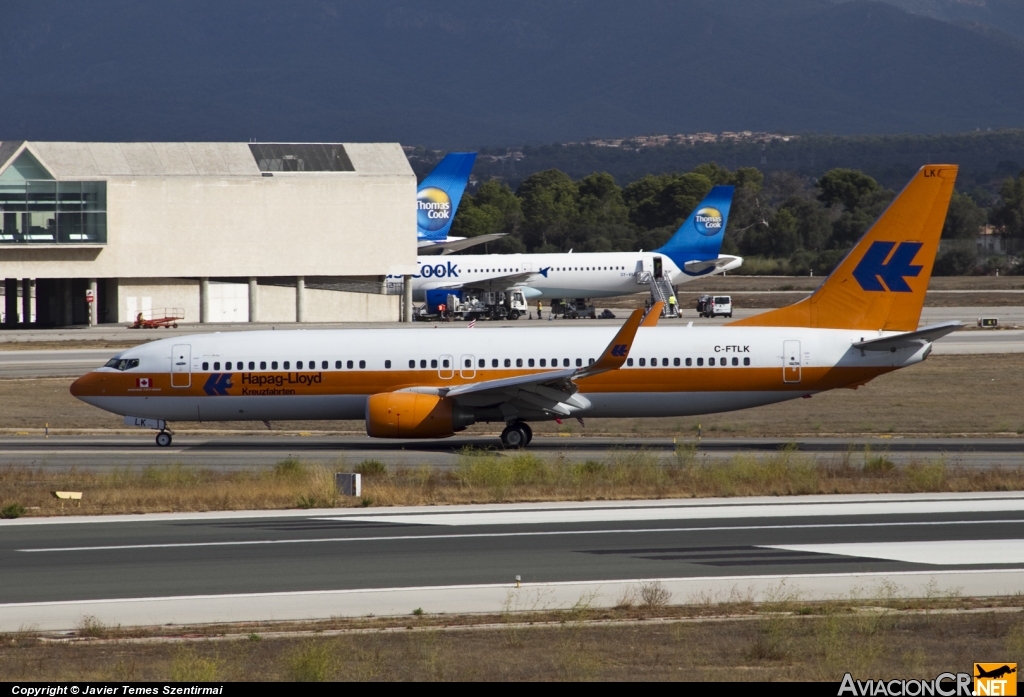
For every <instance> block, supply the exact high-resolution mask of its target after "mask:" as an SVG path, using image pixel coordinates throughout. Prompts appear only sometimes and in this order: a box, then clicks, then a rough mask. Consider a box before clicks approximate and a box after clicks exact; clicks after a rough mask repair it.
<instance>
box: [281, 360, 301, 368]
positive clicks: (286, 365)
mask: <svg viewBox="0 0 1024 697" xmlns="http://www.w3.org/2000/svg"><path fill="white" fill-rule="evenodd" d="M290 365H291V363H290V362H289V361H285V362H284V365H283V367H284V369H285V370H288V367H289V366H290ZM299 367H300V368H301V367H302V364H301V363H299Z"/></svg>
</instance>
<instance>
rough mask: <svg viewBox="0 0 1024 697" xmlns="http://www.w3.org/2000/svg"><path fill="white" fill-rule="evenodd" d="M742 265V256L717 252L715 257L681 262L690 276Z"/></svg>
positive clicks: (729, 269) (736, 267)
mask: <svg viewBox="0 0 1024 697" xmlns="http://www.w3.org/2000/svg"><path fill="white" fill-rule="evenodd" d="M742 265H743V257H734V256H732V255H730V254H719V255H718V258H717V259H708V260H707V261H688V262H686V263H685V264H683V271H685V272H686V273H688V274H690V275H691V276H704V275H706V274H709V273H721V272H723V271H732V270H733V269H738V268H739V267H740V266H742Z"/></svg>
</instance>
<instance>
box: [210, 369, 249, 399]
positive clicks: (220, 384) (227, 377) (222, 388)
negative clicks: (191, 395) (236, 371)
mask: <svg viewBox="0 0 1024 697" xmlns="http://www.w3.org/2000/svg"><path fill="white" fill-rule="evenodd" d="M243 382H244V380H243ZM230 387H234V385H232V384H231V373H212V374H211V375H210V377H208V378H207V379H206V384H204V385H203V392H205V393H206V394H208V395H210V396H211V397H214V396H217V395H220V396H221V397H226V396H227V394H228V388H230Z"/></svg>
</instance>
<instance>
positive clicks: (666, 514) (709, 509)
mask: <svg viewBox="0 0 1024 697" xmlns="http://www.w3.org/2000/svg"><path fill="white" fill-rule="evenodd" d="M1009 511H1015V512H1024V498H1017V499H988V500H977V499H975V500H947V501H942V500H938V501H936V500H930V501H887V502H883V501H873V502H856V503H840V502H836V503H801V504H791V503H779V504H763V503H762V504H740V505H737V504H731V505H730V504H724V505H721V506H699V507H698V506H692V507H691V506H687V507H658V508H618V509H603V510H602V509H583V510H541V511H529V510H526V511H493V512H474V513H421V514H414V515H408V514H406V515H372V516H371V515H363V516H359V515H354V516H345V517H344V518H340V517H339V518H334V517H324V518H319V520H348V521H353V522H363V523H368V522H375V523H397V524H400V525H451V526H466V525H538V524H545V523H619V522H626V521H644V520H693V519H705V518H788V517H806V516H822V517H834V516H840V515H897V514H927V513H982V512H984V513H995V512H1009Z"/></svg>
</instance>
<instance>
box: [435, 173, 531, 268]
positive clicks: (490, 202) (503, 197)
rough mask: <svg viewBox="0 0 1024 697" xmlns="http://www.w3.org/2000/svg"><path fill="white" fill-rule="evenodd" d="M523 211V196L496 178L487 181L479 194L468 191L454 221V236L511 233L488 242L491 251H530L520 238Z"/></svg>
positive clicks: (511, 252)
mask: <svg viewBox="0 0 1024 697" xmlns="http://www.w3.org/2000/svg"><path fill="white" fill-rule="evenodd" d="M522 220H523V212H522V207H521V206H520V203H519V199H518V198H516V195H515V194H514V193H513V192H512V190H511V189H510V188H508V185H506V184H502V183H500V182H498V181H497V180H494V179H492V180H491V181H489V182H486V183H484V184H483V185H482V186H481V187H480V188H479V189H478V190H477V192H476V195H474V196H470V195H469V194H466V195H464V196H463V197H462V203H461V204H460V205H459V210H458V212H457V213H456V214H455V220H454V221H453V222H452V228H451V234H452V236H453V237H477V236H479V235H488V234H494V233H503V234H505V235H507V236H506V237H503V238H501V239H500V240H498V241H496V242H490V243H488V251H490V252H493V253H495V254H514V253H516V252H524V251H526V248H525V246H524V245H523V242H522V239H521V237H520V234H521V233H520V227H521V226H522Z"/></svg>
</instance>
